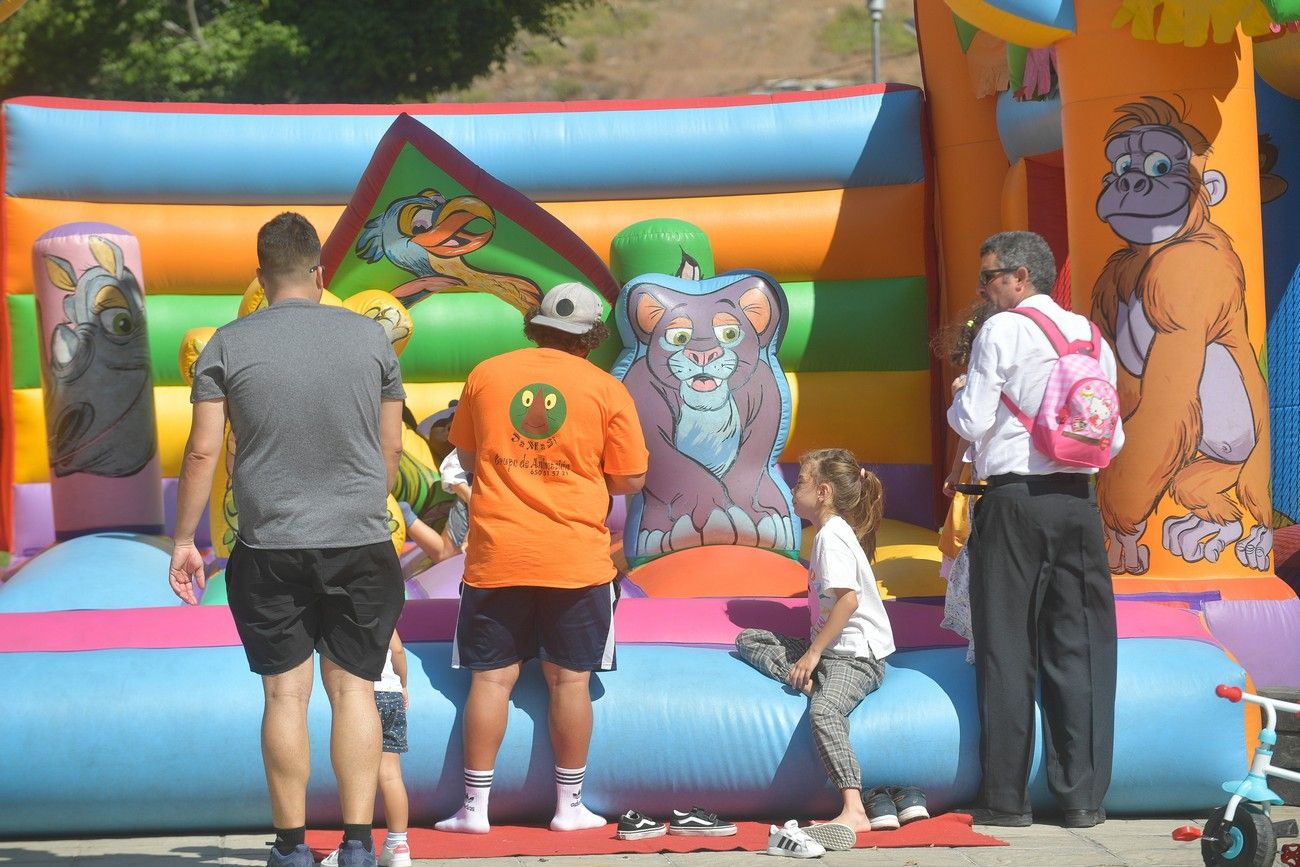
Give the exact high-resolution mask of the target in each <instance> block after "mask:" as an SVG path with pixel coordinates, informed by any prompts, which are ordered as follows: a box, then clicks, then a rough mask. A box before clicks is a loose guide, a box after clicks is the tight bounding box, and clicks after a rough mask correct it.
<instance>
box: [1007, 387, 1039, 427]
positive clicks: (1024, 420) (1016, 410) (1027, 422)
mask: <svg viewBox="0 0 1300 867" xmlns="http://www.w3.org/2000/svg"><path fill="white" fill-rule="evenodd" d="M1002 405H1003V406H1005V407H1006V408H1007V409H1009V410H1011V414H1012V415H1014V416H1015V417H1016V420H1017V421H1019V422H1020V423H1021V424H1022V425H1024V426H1025V430H1027V431H1029V432H1030V433H1031V434H1032V433H1033V432H1034V420H1033V419H1032V418H1030V417H1029V416H1027V415H1025V414H1024V413H1023V412H1021V411H1020V407H1018V406H1016V402H1015V401H1014V400H1012V399H1011V398H1009V397H1007V393H1006V392H1005V391H1004V392H1002Z"/></svg>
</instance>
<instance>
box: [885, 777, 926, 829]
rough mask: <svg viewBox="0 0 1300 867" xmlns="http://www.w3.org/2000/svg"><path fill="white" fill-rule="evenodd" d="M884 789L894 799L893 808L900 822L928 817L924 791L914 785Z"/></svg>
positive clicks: (904, 823)
mask: <svg viewBox="0 0 1300 867" xmlns="http://www.w3.org/2000/svg"><path fill="white" fill-rule="evenodd" d="M886 791H888V792H889V796H890V797H891V798H893V799H894V809H895V810H897V811H898V821H899V822H900V823H901V824H903V825H906V824H907V823H908V822H915V821H916V820H917V819H928V818H930V811H929V810H928V809H926V806H925V792H922V791H921V790H920V789H918V788H917V787H916V786H890V787H889V789H887V790H886Z"/></svg>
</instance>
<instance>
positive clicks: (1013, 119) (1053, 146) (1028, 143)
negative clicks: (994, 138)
mask: <svg viewBox="0 0 1300 867" xmlns="http://www.w3.org/2000/svg"><path fill="white" fill-rule="evenodd" d="M997 119H998V138H999V139H1001V140H1002V150H1003V151H1005V152H1006V155H1007V162H1009V163H1011V164H1012V165H1015V164H1016V163H1017V162H1019V161H1020V160H1021V159H1022V158H1024V157H1036V156H1038V155H1040V154H1050V153H1054V152H1056V151H1059V150H1060V149H1061V97H1060V96H1054V97H1051V98H1050V99H1027V100H1024V101H1021V100H1018V99H1016V98H1015V97H1013V96H1012V95H1011V91H1009V90H1004V91H1003V92H1002V93H1000V94H999V95H998V109H997Z"/></svg>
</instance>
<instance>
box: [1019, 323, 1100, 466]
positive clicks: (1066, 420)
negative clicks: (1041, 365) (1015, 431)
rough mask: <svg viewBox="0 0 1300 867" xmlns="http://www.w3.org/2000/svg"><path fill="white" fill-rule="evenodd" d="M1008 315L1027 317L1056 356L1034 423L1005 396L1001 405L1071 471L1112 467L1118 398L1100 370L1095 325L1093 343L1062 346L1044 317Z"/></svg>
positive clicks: (1059, 336) (1074, 342) (1040, 447)
mask: <svg viewBox="0 0 1300 867" xmlns="http://www.w3.org/2000/svg"><path fill="white" fill-rule="evenodd" d="M1010 312H1012V313H1019V314H1020V315H1022V316H1027V317H1029V318H1030V319H1032V320H1033V321H1034V323H1035V324H1036V325H1037V326H1038V327H1039V328H1041V329H1042V330H1043V333H1044V334H1045V335H1047V339H1048V340H1049V341H1051V343H1052V348H1053V349H1054V350H1056V354H1057V355H1059V356H1060V358H1058V359H1057V360H1056V364H1054V365H1053V366H1052V372H1051V374H1050V375H1049V376H1048V377H1047V390H1046V391H1045V392H1043V404H1042V406H1041V407H1039V409H1038V417H1037V418H1034V419H1031V418H1030V417H1029V416H1027V415H1025V414H1024V413H1023V412H1021V411H1020V408H1019V407H1018V406H1016V405H1015V403H1014V402H1013V401H1012V400H1011V398H1009V397H1007V395H1006V393H1005V392H1003V394H1002V402H1003V403H1004V404H1006V405H1007V409H1009V410H1011V412H1012V414H1013V415H1015V417H1016V418H1017V419H1019V420H1020V423H1021V424H1023V425H1024V426H1025V429H1026V430H1028V431H1029V436H1030V439H1031V440H1032V441H1033V443H1034V446H1035V448H1037V449H1038V450H1039V451H1040V452H1042V453H1043V454H1044V455H1047V457H1049V458H1051V459H1052V460H1054V461H1057V462H1058V463H1062V464H1068V465H1070V466H1072V467H1096V468H1098V469H1100V468H1102V467H1104V466H1106V465H1107V464H1109V463H1110V441H1111V438H1112V437H1113V436H1114V435H1115V425H1116V424H1117V423H1118V422H1119V418H1120V415H1119V393H1118V392H1117V391H1116V390H1115V386H1114V385H1112V384H1111V382H1110V380H1108V379H1107V378H1106V374H1105V373H1104V372H1103V371H1102V369H1101V332H1100V331H1098V330H1097V326H1096V324H1095V323H1091V322H1090V323H1089V325H1091V326H1092V340H1090V341H1089V340H1066V339H1065V335H1064V334H1062V333H1061V329H1060V328H1058V327H1057V326H1056V323H1055V322H1053V321H1052V320H1051V318H1050V317H1048V316H1047V315H1046V314H1044V313H1042V312H1041V311H1039V310H1034V309H1032V308H1025V309H1021V308H1016V309H1013V310H1011V311H1010Z"/></svg>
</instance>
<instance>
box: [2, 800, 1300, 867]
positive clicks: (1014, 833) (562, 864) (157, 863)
mask: <svg viewBox="0 0 1300 867" xmlns="http://www.w3.org/2000/svg"><path fill="white" fill-rule="evenodd" d="M1273 818H1274V819H1275V820H1280V819H1300V808H1297V807H1279V808H1277V809H1276V810H1274V813H1273ZM1186 824H1196V825H1201V824H1203V817H1202V818H1199V819H1192V818H1188V817H1172V818H1164V819H1111V820H1109V821H1108V822H1106V824H1104V825H1101V826H1099V827H1097V828H1090V829H1088V830H1084V831H1069V830H1066V829H1065V828H1061V827H1059V826H1057V825H1048V824H1042V825H1034V826H1032V827H1029V828H995V829H990V830H991V831H993V832H994V833H993V834H992V836H995V837H998V838H1000V839H1003V840H1006V841H1007V842H1008V843H1010V844H1011V845H1010V846H998V847H987V848H980V849H858V850H854V851H852V852H834V853H831V854H828V855H827V856H826V857H825V858H824V859H822V862H823V863H825V864H826V865H828V867H859V865H863V867H866V865H882V867H883V865H892V867H955V865H961V867H971V865H979V867H993V865H1009V867H1111V865H1114V867H1129V865H1134V867H1136V865H1157V867H1173V865H1196V864H1200V863H1201V857H1200V844H1199V843H1175V842H1174V841H1173V840H1172V839H1171V838H1170V836H1169V833H1170V831H1172V830H1173V829H1174V828H1176V827H1178V826H1179V825H1186ZM270 839H271V835H269V834H259V835H252V836H248V835H240V836H234V835H231V836H196V837H143V838H140V837H135V838H116V839H98V840H0V865H6V867H8V865H13V867H18V865H33V867H34V865H50V864H66V865H72V867H185V865H218V864H221V865H224V864H231V865H236V864H238V865H250V867H259V865H262V864H265V863H266V850H267V849H266V847H267V842H268V841H269V840H270ZM1282 842H1284V843H1285V842H1288V841H1285V840H1284V841H1282ZM1290 842H1295V841H1290ZM415 863H416V864H417V865H420V867H432V865H447V864H460V865H463V867H524V865H529V867H534V865H538V867H540V865H543V864H544V865H546V867H605V865H613V867H672V865H682V867H758V865H766V867H772V865H773V863H774V862H773V860H772V859H771V858H770V857H769V856H767V855H765V854H756V853H744V852H705V853H697V854H693V855H676V854H673V855H588V856H584V857H581V858H490V859H474V860H461V861H454V860H436V859H430V860H422V861H416V862H415Z"/></svg>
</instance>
